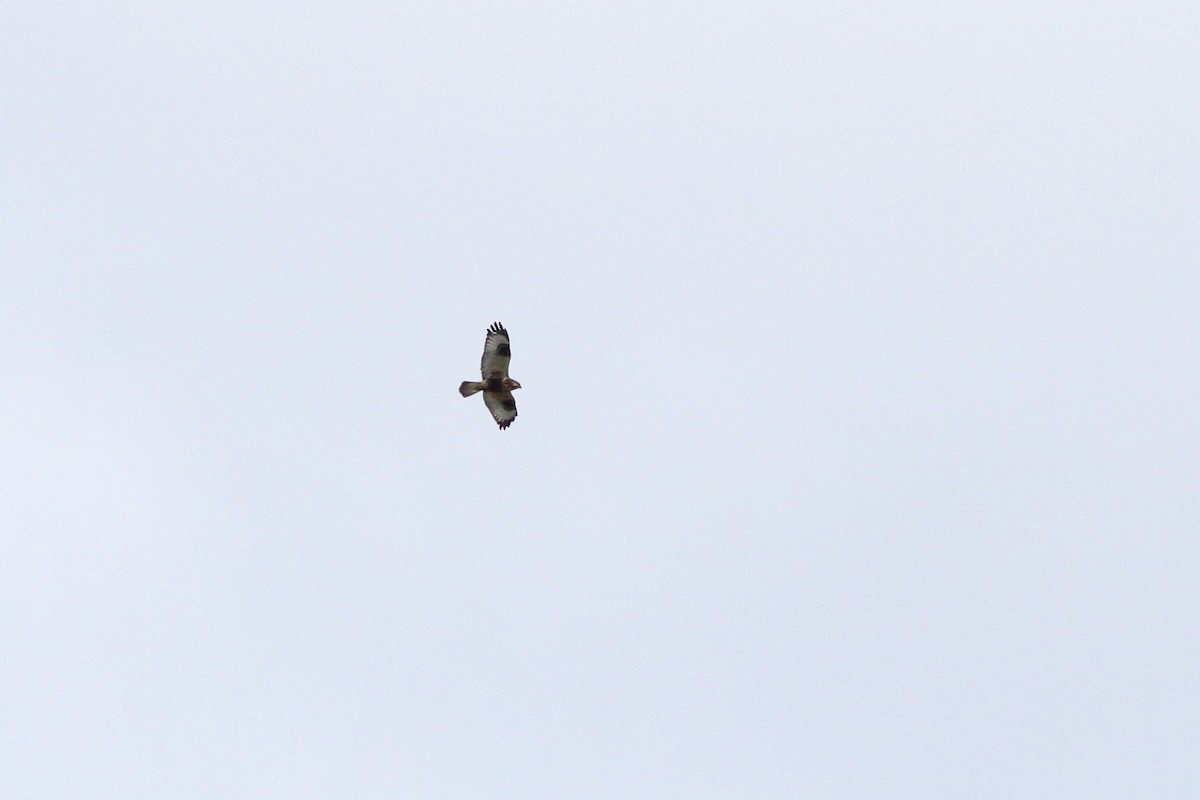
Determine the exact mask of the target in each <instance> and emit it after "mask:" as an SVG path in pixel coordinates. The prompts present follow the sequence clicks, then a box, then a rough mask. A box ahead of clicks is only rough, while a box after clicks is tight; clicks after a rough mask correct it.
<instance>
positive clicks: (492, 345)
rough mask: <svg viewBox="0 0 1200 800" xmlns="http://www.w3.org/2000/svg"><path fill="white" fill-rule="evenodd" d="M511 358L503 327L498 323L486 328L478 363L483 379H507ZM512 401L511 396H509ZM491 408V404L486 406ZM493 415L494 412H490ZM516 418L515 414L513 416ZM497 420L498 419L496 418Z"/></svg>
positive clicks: (506, 334) (506, 332)
mask: <svg viewBox="0 0 1200 800" xmlns="http://www.w3.org/2000/svg"><path fill="white" fill-rule="evenodd" d="M511 358H512V350H510V349H509V347H508V331H506V330H504V326H503V325H501V324H500V323H499V322H493V323H492V327H490V328H488V332H487V339H485V340H484V342H483V358H482V359H481V360H480V362H479V369H480V371H481V372H482V373H483V379H484V380H487V379H488V378H490V377H491V376H493V375H498V376H499V377H501V378H507V377H508V362H509V360H510V359H511ZM509 399H510V400H511V399H512V396H511V395H510V396H509ZM488 408H491V404H490V403H489V404H488ZM492 413H493V414H495V413H496V412H495V410H494V409H493V410H492ZM513 416H516V414H513ZM497 420H499V417H497Z"/></svg>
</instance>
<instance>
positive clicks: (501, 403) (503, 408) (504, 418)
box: [483, 392, 517, 430]
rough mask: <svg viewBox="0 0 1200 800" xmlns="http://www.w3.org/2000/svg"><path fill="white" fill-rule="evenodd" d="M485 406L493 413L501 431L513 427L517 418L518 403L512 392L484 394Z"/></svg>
mask: <svg viewBox="0 0 1200 800" xmlns="http://www.w3.org/2000/svg"><path fill="white" fill-rule="evenodd" d="M483 404H484V405H486V406H487V407H488V411H490V412H492V416H493V417H494V418H495V419H496V424H497V425H499V426H500V430H504V429H505V428H507V427H508V426H509V425H512V421H513V420H514V419H516V418H517V401H516V400H514V399H513V396H512V392H484V393H483Z"/></svg>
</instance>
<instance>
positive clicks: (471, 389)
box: [458, 381, 483, 397]
mask: <svg viewBox="0 0 1200 800" xmlns="http://www.w3.org/2000/svg"><path fill="white" fill-rule="evenodd" d="M482 391H483V384H482V383H481V382H479V381H463V382H462V385H461V386H459V387H458V393H459V394H461V395H462V396H463V397H470V396H471V395H473V394H475V393H476V392H482Z"/></svg>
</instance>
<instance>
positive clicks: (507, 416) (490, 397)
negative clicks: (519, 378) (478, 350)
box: [458, 322, 521, 430]
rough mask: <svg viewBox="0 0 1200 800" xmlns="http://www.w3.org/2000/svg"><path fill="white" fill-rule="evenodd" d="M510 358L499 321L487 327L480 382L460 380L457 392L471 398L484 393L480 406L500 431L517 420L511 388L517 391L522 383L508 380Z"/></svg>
mask: <svg viewBox="0 0 1200 800" xmlns="http://www.w3.org/2000/svg"><path fill="white" fill-rule="evenodd" d="M511 358H512V350H510V349H509V347H508V331H506V330H504V326H503V325H501V324H500V323H499V322H493V323H492V327H490V328H488V331H487V338H486V339H484V340H483V359H482V360H481V361H480V362H479V369H480V372H482V373H483V380H482V381H463V382H462V385H461V386H459V387H458V393H459V394H461V395H462V396H463V397H470V396H471V395H473V394H475V393H476V392H483V404H484V405H485V406H487V407H488V411H490V412H492V416H493V417H495V419H496V424H497V425H499V426H500V430H504V429H505V428H507V427H508V426H509V425H512V421H513V420H514V419H516V418H517V401H516V400H514V399H513V396H512V393H513V389H520V388H521V384H519V383H517V382H516V381H514V380H513V379H512V378H510V377H508V362H509V359H511Z"/></svg>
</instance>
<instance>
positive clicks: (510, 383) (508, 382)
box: [504, 378, 521, 392]
mask: <svg viewBox="0 0 1200 800" xmlns="http://www.w3.org/2000/svg"><path fill="white" fill-rule="evenodd" d="M504 388H505V389H507V390H508V391H510V392H511V391H512V390H513V389H520V388H521V384H519V383H517V382H516V381H514V380H513V379H512V378H505V379H504Z"/></svg>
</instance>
